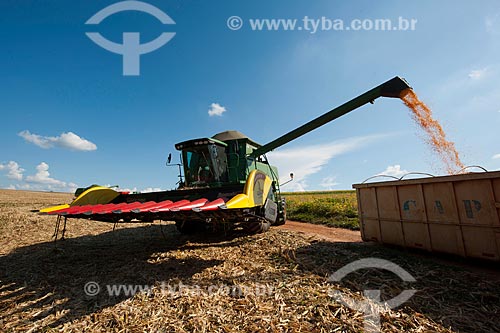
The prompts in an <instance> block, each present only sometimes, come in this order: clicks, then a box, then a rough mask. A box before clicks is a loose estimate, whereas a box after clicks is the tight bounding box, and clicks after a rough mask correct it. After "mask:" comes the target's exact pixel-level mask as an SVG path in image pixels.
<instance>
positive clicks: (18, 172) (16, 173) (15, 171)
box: [0, 161, 24, 180]
mask: <svg viewBox="0 0 500 333" xmlns="http://www.w3.org/2000/svg"><path fill="white" fill-rule="evenodd" d="M0 170H7V178H9V179H14V180H22V179H23V172H24V169H22V168H21V167H20V166H19V164H17V162H14V161H10V162H9V163H7V164H0Z"/></svg>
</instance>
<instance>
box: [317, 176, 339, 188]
mask: <svg viewBox="0 0 500 333" xmlns="http://www.w3.org/2000/svg"><path fill="white" fill-rule="evenodd" d="M336 180H337V178H336V177H334V176H329V177H325V178H323V179H322V180H321V183H319V185H320V186H322V187H324V188H326V189H328V190H333V187H334V186H337V185H339V183H337V181H336Z"/></svg>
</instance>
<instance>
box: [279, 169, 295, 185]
mask: <svg viewBox="0 0 500 333" xmlns="http://www.w3.org/2000/svg"><path fill="white" fill-rule="evenodd" d="M291 181H293V172H290V180H289V181H287V182H284V183H283V184H280V186H283V185H286V184H288V183H289V182H291Z"/></svg>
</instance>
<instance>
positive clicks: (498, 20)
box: [484, 14, 500, 35]
mask: <svg viewBox="0 0 500 333" xmlns="http://www.w3.org/2000/svg"><path fill="white" fill-rule="evenodd" d="M484 25H485V26H486V31H487V32H489V33H490V34H493V35H497V34H499V33H500V14H496V15H493V16H488V17H486V19H485V20H484Z"/></svg>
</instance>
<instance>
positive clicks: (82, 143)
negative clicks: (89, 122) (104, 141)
mask: <svg viewBox="0 0 500 333" xmlns="http://www.w3.org/2000/svg"><path fill="white" fill-rule="evenodd" d="M18 135H19V136H20V137H22V138H23V139H24V140H26V141H27V142H31V143H33V144H35V145H37V146H38V147H41V148H44V149H48V148H53V147H60V148H66V149H70V150H80V151H92V150H96V149H97V146H96V145H95V144H94V143H92V142H90V141H88V140H86V139H84V138H81V137H79V136H78V135H76V134H75V133H73V132H66V133H62V134H61V135H59V136H42V135H38V134H33V133H30V131H27V130H26V131H22V132H19V134H18Z"/></svg>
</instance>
